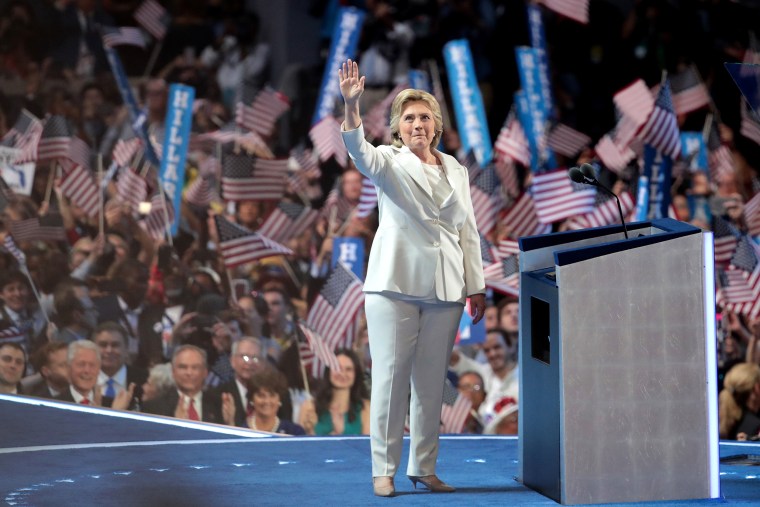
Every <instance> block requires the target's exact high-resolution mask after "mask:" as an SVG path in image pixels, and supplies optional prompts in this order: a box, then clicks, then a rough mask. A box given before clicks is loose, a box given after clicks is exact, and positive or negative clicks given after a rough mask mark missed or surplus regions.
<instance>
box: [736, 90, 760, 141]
mask: <svg viewBox="0 0 760 507" xmlns="http://www.w3.org/2000/svg"><path fill="white" fill-rule="evenodd" d="M741 108H742V121H741V125H740V127H739V133H740V134H741V135H743V136H744V137H746V138H747V139H750V140H752V141H754V142H755V143H757V144H760V121H758V119H757V115H755V113H754V112H752V110H751V109H750V108H749V106H748V105H747V103H746V102H745V101H744V99H742V106H741Z"/></svg>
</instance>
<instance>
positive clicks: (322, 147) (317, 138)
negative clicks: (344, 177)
mask: <svg viewBox="0 0 760 507" xmlns="http://www.w3.org/2000/svg"><path fill="white" fill-rule="evenodd" d="M309 137H310V138H311V142H312V143H313V144H314V149H315V150H317V153H318V154H319V160H321V161H322V162H325V161H327V160H329V159H330V157H335V161H336V162H338V164H340V166H341V167H346V164H348V150H347V149H346V145H345V144H343V137H342V136H341V134H340V122H339V121H338V120H337V119H335V118H333V117H332V116H326V117H324V118H323V119H322V120H320V121H319V122H317V123H316V124H315V125H314V126H313V127H311V130H309Z"/></svg>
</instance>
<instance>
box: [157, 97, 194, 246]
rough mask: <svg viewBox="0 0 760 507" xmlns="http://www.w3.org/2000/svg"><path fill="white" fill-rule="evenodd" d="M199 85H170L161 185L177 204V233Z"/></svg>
mask: <svg viewBox="0 0 760 507" xmlns="http://www.w3.org/2000/svg"><path fill="white" fill-rule="evenodd" d="M194 98H195V89H194V88H193V87H191V86H185V85H182V84H172V85H171V86H169V104H168V108H167V110H166V124H165V129H164V153H163V155H162V157H161V174H160V178H161V185H162V187H163V189H164V191H165V192H166V198H167V199H168V200H169V201H171V203H172V205H173V206H174V217H175V218H174V221H173V222H172V227H171V234H172V236H173V235H175V234H177V224H178V223H179V218H180V216H181V214H180V209H179V207H180V197H181V195H182V185H183V184H184V183H185V158H186V157H187V147H188V146H189V145H190V127H191V126H192V124H193V99H194Z"/></svg>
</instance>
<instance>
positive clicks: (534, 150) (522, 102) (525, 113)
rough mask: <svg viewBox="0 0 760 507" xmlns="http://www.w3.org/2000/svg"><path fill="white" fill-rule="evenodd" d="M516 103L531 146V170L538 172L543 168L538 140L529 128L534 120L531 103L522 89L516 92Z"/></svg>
mask: <svg viewBox="0 0 760 507" xmlns="http://www.w3.org/2000/svg"><path fill="white" fill-rule="evenodd" d="M514 104H515V111H516V112H517V119H518V120H519V121H520V125H522V128H523V132H525V138H526V139H527V140H528V148H530V171H531V172H532V173H537V172H538V171H539V169H540V168H541V165H540V164H539V156H538V142H537V141H536V138H535V133H534V132H533V129H531V128H528V126H529V125H530V124H531V122H532V121H533V120H532V117H531V115H530V104H528V97H526V96H525V92H523V91H522V90H518V91H516V92H515V96H514Z"/></svg>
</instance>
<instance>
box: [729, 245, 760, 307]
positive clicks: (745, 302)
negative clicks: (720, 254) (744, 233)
mask: <svg viewBox="0 0 760 507" xmlns="http://www.w3.org/2000/svg"><path fill="white" fill-rule="evenodd" d="M742 243H743V244H742ZM757 250H758V246H757V245H755V244H754V243H752V242H751V240H750V239H749V238H746V237H745V238H743V242H740V244H739V247H738V248H737V251H736V254H735V255H734V259H732V261H731V262H732V267H734V269H728V270H726V271H724V272H723V273H722V274H721V286H722V287H721V292H722V295H723V299H724V301H725V302H726V303H727V306H728V307H729V308H730V309H732V310H733V311H734V312H736V313H739V314H742V315H745V316H746V317H747V318H749V319H750V320H752V319H755V318H757V317H758V316H760V261H759V259H758V251H757ZM737 257H741V258H740V259H739V258H737ZM735 262H736V263H737V264H739V265H740V266H737V264H734V263H735Z"/></svg>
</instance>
